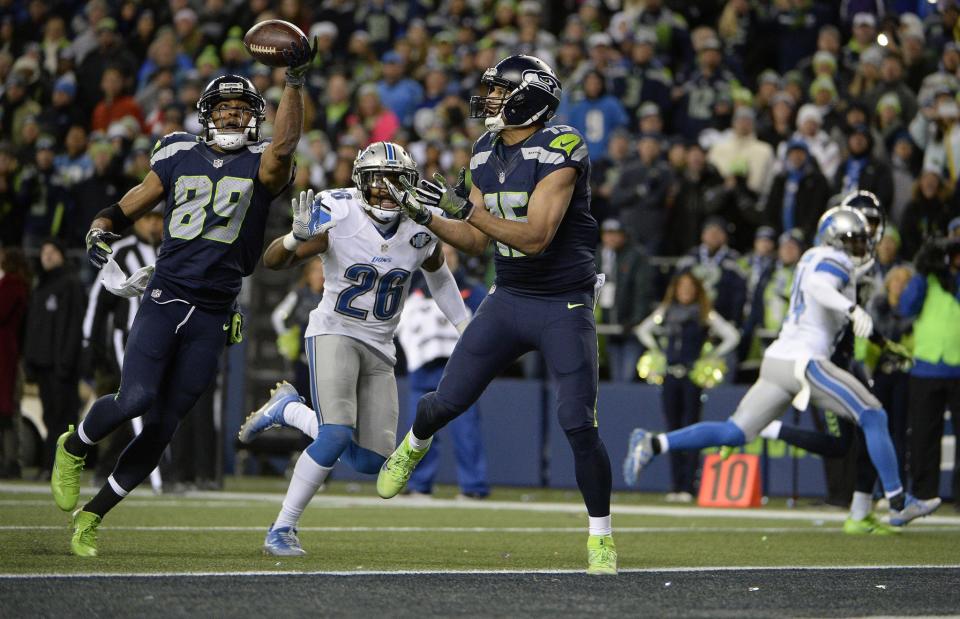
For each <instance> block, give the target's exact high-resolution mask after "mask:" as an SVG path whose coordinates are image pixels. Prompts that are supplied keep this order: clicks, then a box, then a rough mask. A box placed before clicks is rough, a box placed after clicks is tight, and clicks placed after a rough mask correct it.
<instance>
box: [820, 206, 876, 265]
mask: <svg viewBox="0 0 960 619" xmlns="http://www.w3.org/2000/svg"><path fill="white" fill-rule="evenodd" d="M869 229H870V226H869V224H868V223H867V218H866V217H864V215H863V213H861V212H860V211H859V210H857V209H855V208H852V207H849V206H835V207H833V208H832V209H830V210H828V211H827V212H826V213H824V214H823V215H822V216H821V217H820V221H819V222H818V223H817V244H818V245H821V246H827V247H833V248H835V249H839V250H840V251H842V252H844V253H845V254H847V255H848V256H850V259H851V260H852V261H853V264H854V266H860V265H862V264H863V263H865V262H866V261H867V260H869V259H870V246H871V238H870V231H869Z"/></svg>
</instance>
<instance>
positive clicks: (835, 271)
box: [766, 246, 856, 359]
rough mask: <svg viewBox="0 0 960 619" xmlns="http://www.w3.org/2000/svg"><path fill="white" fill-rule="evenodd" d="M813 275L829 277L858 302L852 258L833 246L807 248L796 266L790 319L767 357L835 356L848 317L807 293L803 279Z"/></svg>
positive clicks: (845, 293) (789, 313) (851, 302)
mask: <svg viewBox="0 0 960 619" xmlns="http://www.w3.org/2000/svg"><path fill="white" fill-rule="evenodd" d="M813 273H816V274H818V275H827V276H829V277H830V278H831V280H833V281H834V283H835V286H836V288H837V290H839V291H840V292H841V293H842V294H843V296H845V297H847V298H848V299H850V305H853V304H854V302H855V301H856V281H854V268H853V262H852V261H851V260H850V257H849V256H848V255H847V254H845V253H844V252H842V251H840V250H838V249H834V248H832V247H823V246H821V247H814V248H812V249H808V250H807V251H806V252H805V253H804V254H803V257H802V258H801V259H800V263H799V264H798V265H797V271H796V274H795V275H794V277H793V289H792V291H791V293H790V308H789V309H788V310H787V318H786V320H785V321H784V323H783V327H782V328H781V330H780V336H779V337H778V338H777V339H776V341H775V342H773V343H772V344H771V345H770V347H769V348H767V351H766V354H767V355H768V356H770V357H774V358H777V359H801V358H810V359H828V358H829V357H830V356H831V355H832V354H833V349H834V346H835V345H836V343H837V340H838V339H839V338H840V336H841V335H842V333H843V329H844V327H845V326H846V324H847V321H848V318H847V316H846V315H845V314H843V313H841V312H838V311H836V310H832V309H829V308H826V307H824V306H823V305H821V304H820V303H819V302H817V300H816V299H813V298H810V296H809V295H805V294H804V292H803V285H804V279H805V278H807V277H810V276H811V275H812V274H813Z"/></svg>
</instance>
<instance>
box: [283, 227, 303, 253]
mask: <svg viewBox="0 0 960 619" xmlns="http://www.w3.org/2000/svg"><path fill="white" fill-rule="evenodd" d="M298 247H300V241H298V240H297V238H296V237H295V236H293V232H288V233H287V234H286V235H285V236H284V237H283V248H284V249H285V250H287V251H297V248H298Z"/></svg>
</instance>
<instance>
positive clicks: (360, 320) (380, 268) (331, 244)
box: [305, 188, 437, 363]
mask: <svg viewBox="0 0 960 619" xmlns="http://www.w3.org/2000/svg"><path fill="white" fill-rule="evenodd" d="M317 200H318V201H319V202H320V205H321V208H324V209H326V210H327V211H328V212H329V213H330V214H331V216H332V217H333V220H334V221H335V222H336V226H335V227H333V228H331V229H330V231H329V232H328V233H327V234H328V237H327V238H328V246H327V251H326V252H324V253H323V254H321V256H322V258H323V274H324V277H325V278H326V282H325V283H324V285H323V300H322V301H321V302H320V305H319V306H317V309H315V310H313V311H312V312H311V313H310V323H309V325H308V326H307V332H306V334H305V336H306V337H312V336H315V335H345V336H347V337H352V338H354V339H357V340H360V341H361V342H364V343H365V344H368V345H370V346H371V347H373V348H374V349H376V350H377V351H379V352H381V353H382V354H383V355H384V356H385V357H387V358H388V359H389V360H390V362H391V363H393V362H395V360H396V349H395V347H394V344H393V335H394V332H395V331H396V329H397V323H398V322H399V321H400V312H401V310H402V309H403V303H404V301H405V300H406V297H407V293H408V292H409V290H410V275H411V274H412V273H413V271H414V270H415V269H418V268H420V265H421V264H423V262H424V260H426V259H427V258H429V257H430V255H431V254H432V253H433V252H434V250H435V249H436V246H437V239H436V237H434V235H433V234H431V233H430V232H429V231H427V230H426V228H423V227H422V226H420V225H418V224H416V223H414V222H413V221H411V220H409V219H407V218H403V219H401V220H400V223H399V224H398V227H397V228H396V230H395V231H394V232H393V234H390V235H388V236H384V235H382V234H381V233H380V231H379V230H378V229H377V227H376V226H375V225H374V223H373V221H372V220H371V219H370V217H369V216H368V215H367V214H366V213H365V212H364V210H363V206H362V205H361V203H360V193H359V191H358V190H357V189H354V188H350V189H335V190H328V191H322V192H320V195H319V196H318V197H317Z"/></svg>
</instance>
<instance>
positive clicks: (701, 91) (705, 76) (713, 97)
mask: <svg viewBox="0 0 960 619" xmlns="http://www.w3.org/2000/svg"><path fill="white" fill-rule="evenodd" d="M721 50H722V47H721V45H720V39H718V38H716V36H713V37H710V38H707V39H706V40H704V42H703V44H702V46H701V48H700V50H699V53H698V56H697V70H696V71H694V72H693V74H692V75H691V76H690V79H688V80H687V81H686V82H685V83H684V84H683V86H682V87H680V88H679V89H677V88H675V89H674V97H675V101H674V109H675V110H676V115H675V118H674V124H675V127H676V130H677V131H678V132H679V133H680V134H682V135H683V137H685V138H687V139H688V140H695V139H697V136H699V135H700V132H701V131H703V130H704V129H707V128H711V127H712V128H719V127H722V126H723V125H722V124H721V123H722V119H724V118H729V117H730V113H731V112H732V111H733V110H732V105H731V95H730V85H731V83H732V82H733V81H735V79H736V78H735V77H734V76H733V74H732V73H730V71H729V70H727V69H726V68H725V67H724V66H723V65H722V60H723V55H722V53H721Z"/></svg>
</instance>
